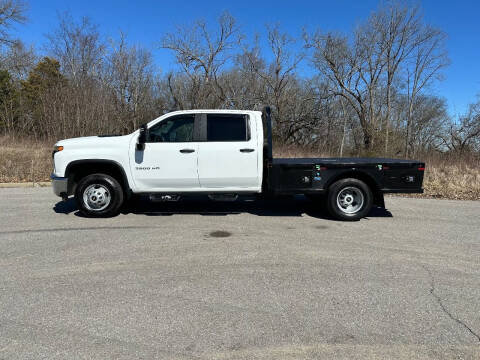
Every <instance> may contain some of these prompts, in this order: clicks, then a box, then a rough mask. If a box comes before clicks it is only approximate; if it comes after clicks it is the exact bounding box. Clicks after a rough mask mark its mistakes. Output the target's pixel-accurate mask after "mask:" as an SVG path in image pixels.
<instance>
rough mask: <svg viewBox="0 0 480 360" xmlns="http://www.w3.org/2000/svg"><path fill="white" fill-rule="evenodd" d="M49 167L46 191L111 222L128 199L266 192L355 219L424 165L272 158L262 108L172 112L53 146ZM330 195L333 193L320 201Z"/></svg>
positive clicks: (413, 183) (412, 179) (417, 184)
mask: <svg viewBox="0 0 480 360" xmlns="http://www.w3.org/2000/svg"><path fill="white" fill-rule="evenodd" d="M53 160H54V171H53V173H52V182H53V189H54V192H55V194H56V195H58V196H61V197H62V198H64V199H66V198H68V197H69V196H70V195H73V196H75V199H76V201H77V204H78V206H79V209H80V211H81V212H83V213H84V214H85V215H88V216H112V215H115V214H117V213H118V212H119V211H120V208H121V206H122V204H123V203H124V201H125V200H126V199H128V198H129V197H130V196H132V195H134V194H148V195H150V196H151V197H157V198H160V199H162V198H164V199H178V198H179V197H180V196H186V195H191V194H208V195H211V196H213V197H214V196H221V195H223V196H230V197H236V196H238V195H242V194H259V193H268V194H270V195H273V196H275V195H277V194H305V195H307V196H309V197H311V198H313V199H317V200H318V201H322V202H324V203H326V205H327V207H328V208H329V210H330V208H332V210H331V212H333V214H334V216H335V214H336V211H337V213H338V216H336V217H337V218H340V219H342V220H356V219H358V218H360V217H363V216H365V214H367V213H368V211H370V208H371V206H372V205H373V204H374V203H377V204H379V205H382V204H383V193H384V192H421V184H422V180H423V172H421V171H423V170H419V169H423V168H424V164H423V163H419V162H416V161H408V160H392V159H321V158H309V159H273V156H272V136H271V118H270V109H269V108H265V109H264V111H263V112H260V111H249V110H245V111H243V110H186V111H175V112H171V113H168V114H165V115H163V116H161V117H159V118H157V119H155V120H153V121H151V122H149V123H148V124H145V125H142V126H141V127H140V129H138V130H136V131H134V132H133V133H131V134H129V135H124V136H114V135H113V136H89V137H82V138H74V139H67V140H61V141H59V142H57V143H56V144H55V147H54V151H53ZM392 167H393V169H396V171H393V172H390V173H388V171H389V170H390V169H391V168H392ZM399 170H400V172H399ZM388 175H390V176H388ZM405 176H407V177H405ZM345 179H350V180H348V181H347V182H346V184H345V186H343V187H340V188H339V189H337V188H338V182H339V181H340V180H343V182H344V183H345ZM389 179H390V181H388V180H389ZM386 180H387V181H386ZM395 181H396V183H395ZM358 182H360V183H358ZM393 183H395V184H396V185H395V186H396V187H395V188H391V189H390V188H389V186H390V185H389V184H393ZM332 189H335V192H337V190H339V191H340V192H339V193H338V194H337V195H335V196H336V198H335V201H333V200H331V201H330V202H329V200H328V199H329V197H331V196H332V195H331V194H330V195H329V193H331V191H333V190H332ZM389 190H390V191H389ZM329 204H330V205H329ZM342 209H343V210H342Z"/></svg>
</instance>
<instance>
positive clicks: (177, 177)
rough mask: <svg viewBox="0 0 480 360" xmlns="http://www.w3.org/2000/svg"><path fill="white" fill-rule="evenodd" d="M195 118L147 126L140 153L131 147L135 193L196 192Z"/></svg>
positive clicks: (182, 117) (189, 116)
mask: <svg viewBox="0 0 480 360" xmlns="http://www.w3.org/2000/svg"><path fill="white" fill-rule="evenodd" d="M195 124H196V120H195V115H194V114H182V115H174V116H171V117H168V118H166V119H163V120H162V121H160V122H158V123H156V124H154V125H153V126H151V127H149V130H148V138H147V142H146V143H145V148H144V150H138V149H137V148H136V147H135V144H133V147H132V150H131V168H132V176H133V179H134V181H135V185H136V187H137V191H138V192H142V191H145V192H152V191H153V192H155V191H159V192H162V191H181V190H190V189H198V188H199V187H200V184H199V181H198V172H197V161H198V142H197V141H195V140H196V139H195V137H194V133H196V132H195V131H194V130H195Z"/></svg>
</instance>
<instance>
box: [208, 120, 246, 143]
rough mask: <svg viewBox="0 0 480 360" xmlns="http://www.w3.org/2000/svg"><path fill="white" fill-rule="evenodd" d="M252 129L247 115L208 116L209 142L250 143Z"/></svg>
mask: <svg viewBox="0 0 480 360" xmlns="http://www.w3.org/2000/svg"><path fill="white" fill-rule="evenodd" d="M248 140H250V127H249V125H248V119H247V116H245V115H240V114H239V115H237V114H209V115H207V141H248Z"/></svg>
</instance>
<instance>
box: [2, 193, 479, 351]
mask: <svg viewBox="0 0 480 360" xmlns="http://www.w3.org/2000/svg"><path fill="white" fill-rule="evenodd" d="M59 200H60V199H59V198H57V197H55V196H54V195H53V194H52V190H51V188H30V189H29V188H14V189H0V269H1V271H0V310H1V311H0V359H480V202H473V201H471V202H469V201H449V200H431V199H408V198H387V199H386V204H387V210H381V209H375V210H374V211H373V212H372V213H371V214H370V215H369V217H368V218H365V219H363V220H361V221H358V222H353V223H347V222H340V221H335V220H332V219H330V218H328V216H326V215H325V214H324V213H323V212H322V211H321V210H319V209H318V208H317V206H316V205H315V204H313V203H311V202H309V201H307V200H304V199H301V198H298V199H282V200H281V201H276V202H255V201H253V200H252V199H246V200H242V201H239V202H236V203H214V202H211V201H208V200H203V199H198V200H197V201H181V202H178V203H155V204H152V203H147V202H144V201H140V202H137V203H136V204H135V205H134V206H133V207H132V208H131V209H130V210H129V211H125V213H123V214H120V215H119V216H117V217H114V218H110V219H89V218H84V217H82V216H80V215H79V213H78V211H77V210H76V206H75V203H74V201H73V200H69V201H68V202H66V203H64V202H59Z"/></svg>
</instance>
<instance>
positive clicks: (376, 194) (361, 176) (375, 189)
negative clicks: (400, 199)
mask: <svg viewBox="0 0 480 360" xmlns="http://www.w3.org/2000/svg"><path fill="white" fill-rule="evenodd" d="M347 178H353V179H358V180H361V181H363V182H364V183H365V184H367V186H368V187H369V188H370V189H371V190H372V194H373V203H374V204H375V205H377V206H380V207H385V201H384V199H383V193H382V192H381V191H380V187H379V186H378V184H377V182H376V181H375V179H373V178H372V177H371V176H370V175H368V174H366V173H364V172H361V171H347V172H344V173H342V174H340V175H338V176H336V177H334V178H333V179H331V180H330V181H329V183H328V184H327V186H326V189H327V191H328V188H329V187H330V185H332V184H333V183H334V182H336V181H338V180H342V179H347Z"/></svg>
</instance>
